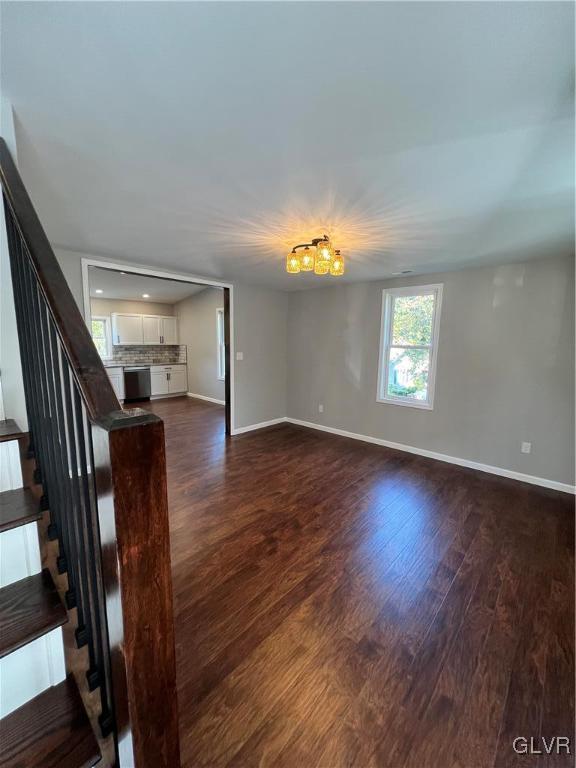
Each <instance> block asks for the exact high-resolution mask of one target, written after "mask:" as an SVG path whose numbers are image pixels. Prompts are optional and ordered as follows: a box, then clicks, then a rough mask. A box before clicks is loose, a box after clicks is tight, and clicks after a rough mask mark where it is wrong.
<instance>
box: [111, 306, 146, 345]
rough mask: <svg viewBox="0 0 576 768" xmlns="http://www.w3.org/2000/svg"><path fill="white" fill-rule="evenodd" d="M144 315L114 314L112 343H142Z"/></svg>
mask: <svg viewBox="0 0 576 768" xmlns="http://www.w3.org/2000/svg"><path fill="white" fill-rule="evenodd" d="M143 341H144V332H143V328H142V315H124V314H122V315H121V314H116V313H115V314H113V315H112V344H114V345H118V344H142V343H143Z"/></svg>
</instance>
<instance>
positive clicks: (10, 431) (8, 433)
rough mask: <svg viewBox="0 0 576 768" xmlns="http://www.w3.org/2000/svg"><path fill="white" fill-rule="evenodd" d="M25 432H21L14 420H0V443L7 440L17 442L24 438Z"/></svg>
mask: <svg viewBox="0 0 576 768" xmlns="http://www.w3.org/2000/svg"><path fill="white" fill-rule="evenodd" d="M25 434H26V432H23V431H22V430H21V429H20V427H19V426H18V424H17V423H16V422H15V421H14V419H4V420H0V443H5V442H7V441H8V440H19V439H20V438H21V437H24V435H25Z"/></svg>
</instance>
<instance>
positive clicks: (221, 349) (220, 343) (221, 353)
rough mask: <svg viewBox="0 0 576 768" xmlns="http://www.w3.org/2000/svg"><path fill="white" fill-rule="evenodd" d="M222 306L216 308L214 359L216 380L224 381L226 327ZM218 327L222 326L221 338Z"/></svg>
mask: <svg viewBox="0 0 576 768" xmlns="http://www.w3.org/2000/svg"><path fill="white" fill-rule="evenodd" d="M225 321H226V318H225V317H224V308H223V307H218V308H217V309H216V360H217V363H216V365H217V373H216V378H217V379H218V381H224V379H225V378H226V329H225V327H224V323H225ZM220 328H222V339H220Z"/></svg>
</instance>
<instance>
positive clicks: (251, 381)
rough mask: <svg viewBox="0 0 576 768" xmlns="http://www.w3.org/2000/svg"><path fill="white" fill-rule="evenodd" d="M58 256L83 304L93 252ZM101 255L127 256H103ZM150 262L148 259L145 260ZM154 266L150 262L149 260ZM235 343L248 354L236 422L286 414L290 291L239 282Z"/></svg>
mask: <svg viewBox="0 0 576 768" xmlns="http://www.w3.org/2000/svg"><path fill="white" fill-rule="evenodd" d="M55 253H56V257H57V259H58V261H59V263H60V266H61V268H62V271H63V272H64V276H65V277H66V280H67V281H68V284H69V286H70V289H71V291H72V294H73V296H74V298H75V299H76V302H77V303H78V306H79V307H81V311H82V314H84V310H83V306H84V304H83V298H82V270H81V259H82V257H83V256H86V257H91V258H96V257H95V256H93V255H91V254H87V253H78V252H74V251H63V250H59V249H56V251H55ZM98 259H100V260H101V261H112V262H118V261H119V260H120V261H122V259H118V258H105V257H103V256H98ZM140 266H146V265H140ZM148 266H150V265H148ZM233 301H234V307H233V312H234V344H235V347H236V351H240V352H242V353H243V355H244V359H243V360H241V361H236V362H235V368H236V369H235V382H234V395H235V419H234V422H235V423H234V426H235V427H246V426H249V425H250V424H258V423H260V422H262V421H269V420H271V419H277V418H282V417H283V416H285V415H286V326H287V305H288V301H287V295H286V294H285V293H283V292H281V291H274V290H269V289H267V288H254V287H252V286H248V285H242V284H235V285H234V298H233Z"/></svg>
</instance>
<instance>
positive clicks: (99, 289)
mask: <svg viewBox="0 0 576 768" xmlns="http://www.w3.org/2000/svg"><path fill="white" fill-rule="evenodd" d="M94 293H104V291H103V290H102V288H96V290H95V291H94Z"/></svg>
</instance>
